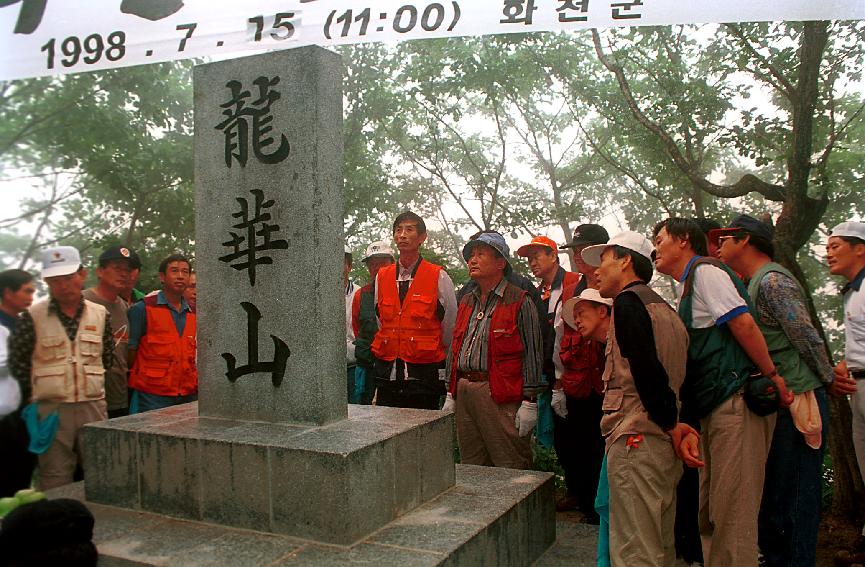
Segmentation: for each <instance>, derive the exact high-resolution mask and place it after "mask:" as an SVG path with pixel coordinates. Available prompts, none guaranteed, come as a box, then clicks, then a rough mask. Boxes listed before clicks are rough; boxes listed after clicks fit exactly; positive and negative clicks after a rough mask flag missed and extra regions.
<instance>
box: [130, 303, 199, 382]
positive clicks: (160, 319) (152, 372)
mask: <svg viewBox="0 0 865 567" xmlns="http://www.w3.org/2000/svg"><path fill="white" fill-rule="evenodd" d="M144 311H145V313H146V315H147V332H146V333H145V334H144V336H142V337H141V340H140V341H139V343H138V350H137V351H136V353H135V361H134V363H133V365H132V370H131V372H130V375H129V387H130V388H133V389H135V390H139V391H141V392H145V393H147V394H155V395H157V396H185V395H188V394H194V393H195V392H196V391H198V372H197V370H196V367H195V347H196V343H195V327H196V325H195V313H193V312H191V311H187V313H186V326H185V328H184V329H183V335H178V333H177V327H176V326H175V324H174V317H172V315H171V308H170V307H168V306H167V305H158V304H157V297H156V296H151V297H148V298H145V300H144Z"/></svg>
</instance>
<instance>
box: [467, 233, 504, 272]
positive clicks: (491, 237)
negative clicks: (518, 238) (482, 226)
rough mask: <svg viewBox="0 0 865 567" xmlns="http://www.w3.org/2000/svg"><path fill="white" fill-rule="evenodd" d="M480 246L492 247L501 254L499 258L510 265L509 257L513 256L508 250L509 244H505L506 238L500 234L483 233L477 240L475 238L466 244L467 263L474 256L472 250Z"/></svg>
mask: <svg viewBox="0 0 865 567" xmlns="http://www.w3.org/2000/svg"><path fill="white" fill-rule="evenodd" d="M478 244H486V245H487V246H490V247H491V248H492V249H493V250H495V251H496V252H498V253H499V256H501V257H502V258H504V259H505V262H508V265H510V261H509V260H508V257H509V256H510V254H511V250H510V248H508V244H507V242H505V237H504V236H502V235H501V234H499V233H498V232H491V231H488V232H482V233H480V234H479V235H478V236H477V238H473V239H471V240H469V241H468V242H466V245H465V246H463V259H465V261H466V262H468V260H469V256H471V255H472V249H474V247H475V246H477V245H478Z"/></svg>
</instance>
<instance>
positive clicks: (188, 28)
mask: <svg viewBox="0 0 865 567" xmlns="http://www.w3.org/2000/svg"><path fill="white" fill-rule="evenodd" d="M197 27H198V24H178V26H177V27H176V28H174V29H176V30H177V31H183V30H186V35H185V36H183V39H181V40H180V45H178V46H177V51H184V50H185V49H186V42H187V41H189V38H191V37H192V34H193V33H194V32H195V28H197Z"/></svg>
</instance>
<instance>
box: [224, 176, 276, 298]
mask: <svg viewBox="0 0 865 567" xmlns="http://www.w3.org/2000/svg"><path fill="white" fill-rule="evenodd" d="M250 193H252V194H253V195H254V196H255V203H254V205H253V207H252V209H253V210H252V211H250V206H249V201H248V200H247V199H245V198H243V197H238V198H237V202H238V203H239V204H240V211H238V212H236V213H232V215H231V216H233V217H234V218H236V219H240V222H239V223H237V224H234V225H232V226H231V227H232V228H236V229H239V230H240V231H243V232H234V231H229V234H230V235H231V240H228V241H227V242H223V243H222V245H223V246H227V247H230V248H233V252H231V253H229V254H226V255H225V256H220V257H219V261H220V262H225V263H226V264H229V265H230V266H231V267H232V268H234V269H235V270H238V271H239V270H247V273H248V275H249V285H252V286H254V285H255V270H256V266H258V265H259V264H273V258H271V257H270V256H260V255H259V254H260V253H261V252H266V251H268V250H285V249H287V248H288V242H286V241H285V240H282V239H276V240H274V239H273V238H272V237H273V236H274V234H275V233H277V232H279V230H280V228H279V225H278V224H272V223H270V222H268V221H270V220H271V214H270V213H269V212H265V211H263V209H269V208H270V207H272V206H273V204H274V201H273V200H272V199H270V200H267V201H265V200H264V192H263V191H262V190H261V189H253V190H252V191H250ZM235 261H238V262H236V263H232V262H235Z"/></svg>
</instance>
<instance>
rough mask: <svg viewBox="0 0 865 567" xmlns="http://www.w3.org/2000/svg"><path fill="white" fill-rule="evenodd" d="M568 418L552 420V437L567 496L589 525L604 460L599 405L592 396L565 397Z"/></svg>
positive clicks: (594, 517)
mask: <svg viewBox="0 0 865 567" xmlns="http://www.w3.org/2000/svg"><path fill="white" fill-rule="evenodd" d="M565 399H566V401H567V407H568V415H567V417H565V418H561V417H559V416H558V415H554V416H553V423H554V430H553V437H554V443H555V447H556V455H557V456H558V458H559V464H560V465H561V466H562V469H564V471H565V485H566V486H567V488H568V495H569V496H573V497H574V498H576V499H577V507H578V508H579V510H580V512H582V513H583V514H584V515H585V516H586V518H587V519H588V520H589V521H592V522H597V519H598V514H597V512H595V495H596V494H597V492H598V477H599V475H600V473H601V463H602V462H603V460H604V438H603V437H602V436H601V415H602V412H601V402H602V401H603V398H602V397H601V396H600V395H599V394H596V393H595V392H592V393H591V395H590V396H589V397H588V398H584V399H581V400H578V399H576V398H572V397H571V396H568V395H566V396H565Z"/></svg>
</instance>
